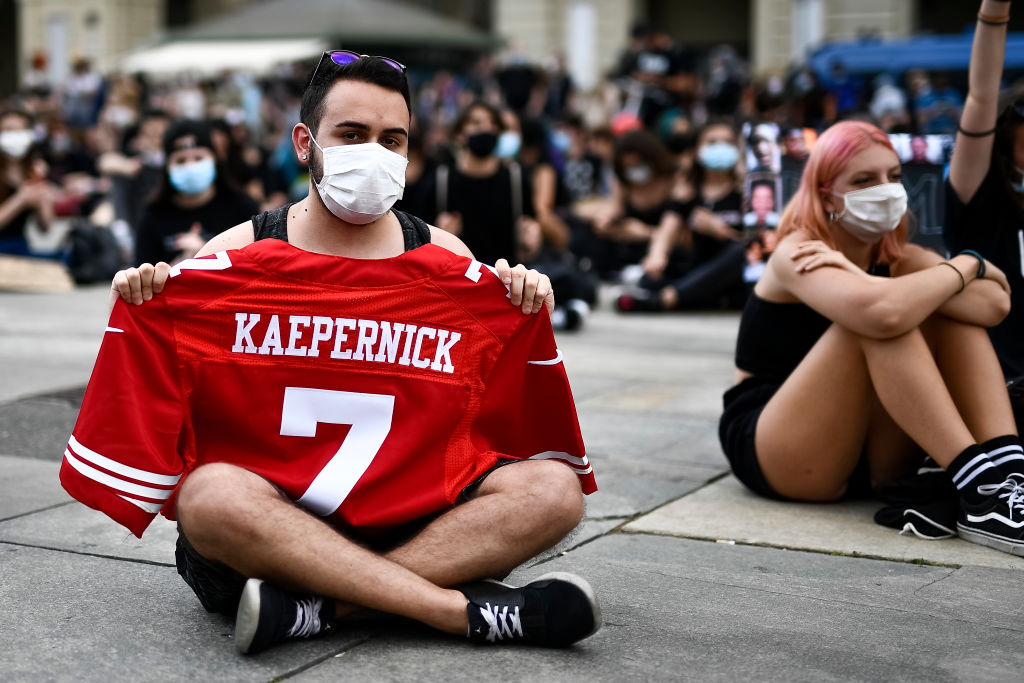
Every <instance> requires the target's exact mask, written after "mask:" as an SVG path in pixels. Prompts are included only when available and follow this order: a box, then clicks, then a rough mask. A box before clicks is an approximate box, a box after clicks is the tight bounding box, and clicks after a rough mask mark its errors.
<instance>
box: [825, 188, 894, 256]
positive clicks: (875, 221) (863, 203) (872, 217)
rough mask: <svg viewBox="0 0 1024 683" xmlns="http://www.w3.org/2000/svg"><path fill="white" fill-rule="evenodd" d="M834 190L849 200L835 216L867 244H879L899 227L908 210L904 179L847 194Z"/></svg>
mask: <svg viewBox="0 0 1024 683" xmlns="http://www.w3.org/2000/svg"><path fill="white" fill-rule="evenodd" d="M833 194H835V196H837V197H842V198H843V203H844V204H845V207H844V208H843V210H842V211H841V212H840V213H839V214H838V215H836V216H835V217H834V218H833V220H837V221H839V224H840V225H842V226H843V227H844V228H846V231H847V232H849V233H850V234H851V235H853V236H854V237H856V238H857V239H859V240H860V241H861V242H866V243H867V244H875V243H876V242H878V240H880V239H882V236H883V235H885V234H886V233H888V232H892V231H893V230H895V229H896V228H897V227H899V224H900V221H901V220H902V219H903V214H905V213H906V212H907V190H906V188H905V187H903V185H902V184H901V183H882V184H881V185H875V186H874V187H866V188H864V189H863V190H854V191H853V192H847V193H846V194H843V195H840V194H836V193H833Z"/></svg>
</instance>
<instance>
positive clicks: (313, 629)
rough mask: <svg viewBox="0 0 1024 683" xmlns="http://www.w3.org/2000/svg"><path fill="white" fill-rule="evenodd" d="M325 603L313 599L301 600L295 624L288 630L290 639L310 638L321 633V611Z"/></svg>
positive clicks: (319, 599) (296, 607)
mask: <svg viewBox="0 0 1024 683" xmlns="http://www.w3.org/2000/svg"><path fill="white" fill-rule="evenodd" d="M323 604H324V601H323V599H321V598H317V597H312V598H309V599H307V600H299V601H298V604H297V605H296V606H295V623H294V624H292V627H291V628H290V629H288V637H289V638H309V637H310V636H315V635H316V634H317V633H320V609H321V608H322V607H323Z"/></svg>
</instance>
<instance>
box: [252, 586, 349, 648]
mask: <svg viewBox="0 0 1024 683" xmlns="http://www.w3.org/2000/svg"><path fill="white" fill-rule="evenodd" d="M330 606H331V603H330V602H327V603H326V604H325V603H324V599H323V598H320V597H318V596H315V595H306V596H297V595H292V594H290V593H285V592H284V591H282V590H279V589H277V588H275V587H274V586H271V585H270V584H269V583H266V582H264V581H261V580H260V579H249V580H248V581H247V582H246V584H245V588H244V589H243V590H242V599H241V600H240V601H239V602H238V613H237V614H236V615H235V647H237V648H238V651H239V652H241V653H242V654H250V655H251V654H256V653H257V652H262V651H263V650H266V649H267V648H268V647H270V646H271V645H274V644H276V643H279V642H281V641H283V640H290V639H293V638H311V637H313V636H315V635H319V634H321V633H325V632H326V631H329V630H330V629H331V625H330V622H329V618H330Z"/></svg>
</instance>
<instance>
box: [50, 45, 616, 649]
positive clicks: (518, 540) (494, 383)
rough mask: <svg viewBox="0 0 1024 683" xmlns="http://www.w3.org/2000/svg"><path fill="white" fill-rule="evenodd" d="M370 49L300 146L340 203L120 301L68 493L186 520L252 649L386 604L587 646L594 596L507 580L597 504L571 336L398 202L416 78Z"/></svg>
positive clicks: (199, 558) (445, 623)
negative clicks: (402, 211) (562, 340)
mask: <svg viewBox="0 0 1024 683" xmlns="http://www.w3.org/2000/svg"><path fill="white" fill-rule="evenodd" d="M339 54H340V55H341V57H340V58H339V57H337V55H339ZM347 54H349V53H332V54H331V55H330V57H331V58H330V59H329V60H325V61H327V62H328V64H327V68H326V69H320V68H318V69H317V70H316V71H315V72H314V77H313V79H312V83H311V86H310V87H309V88H307V93H306V98H304V101H303V112H304V114H303V123H300V124H298V125H297V126H296V127H295V130H294V132H293V141H294V143H295V147H296V150H297V152H298V153H299V155H300V157H305V158H309V160H310V166H311V173H310V176H311V185H312V186H313V187H312V188H311V189H314V188H315V189H316V192H312V191H311V193H310V196H309V197H308V198H307V199H306V200H303V201H302V202H299V203H297V204H295V205H293V206H292V207H290V208H289V210H288V211H287V212H286V215H281V216H278V217H277V218H276V219H275V218H271V219H266V217H264V218H265V219H266V220H274V221H276V223H275V224H276V226H277V227H276V228H275V229H276V230H278V231H279V232H280V231H282V230H283V231H284V232H283V237H284V239H281V237H282V235H281V234H277V235H272V236H275V237H278V239H257V241H256V242H255V243H253V244H250V245H249V246H246V247H244V248H242V249H236V248H235V247H239V246H243V245H244V244H245V243H247V242H252V241H253V238H254V237H256V238H258V237H259V235H258V234H256V233H257V231H258V230H260V229H265V228H266V226H265V225H264V226H263V228H261V227H260V226H249V227H248V229H249V235H248V238H247V239H245V238H244V237H245V236H244V230H242V228H243V227H244V226H239V229H238V230H236V229H232V230H231V231H228V232H227V233H224V234H223V235H222V236H220V237H217V238H214V240H212V241H211V244H208V245H207V248H206V249H205V251H208V252H210V251H214V250H216V249H219V251H215V252H214V253H213V254H212V255H211V256H206V257H203V258H197V259H193V260H191V261H185V262H182V263H180V264H178V265H177V266H175V267H174V268H171V269H170V271H169V275H170V279H169V280H168V281H167V284H166V288H165V289H164V291H163V292H162V293H161V294H159V295H158V296H156V297H154V299H153V301H151V302H150V303H148V304H146V305H143V306H140V307H131V306H127V305H125V304H124V303H123V302H121V303H118V304H117V305H116V306H115V308H114V311H113V313H112V315H111V319H110V323H109V326H108V328H107V334H106V338H105V340H104V343H103V346H102V348H101V350H100V356H99V358H98V360H97V364H96V368H95V369H94V372H93V377H92V380H91V381H90V386H89V389H88V390H87V393H86V398H85V401H84V402H83V405H82V411H81V414H80V416H79V420H78V422H77V424H76V426H75V430H74V433H73V435H72V438H71V440H70V443H69V445H68V450H67V451H66V453H65V460H64V463H63V464H62V467H61V480H62V483H63V484H64V486H65V488H67V489H68V491H69V492H71V493H72V495H73V496H75V497H76V498H78V499H79V500H81V501H82V502H84V503H86V504H87V505H90V506H92V507H95V508H97V509H100V510H102V511H104V512H105V513H107V514H108V515H110V516H111V517H112V518H114V519H115V520H117V521H118V522H120V523H122V524H124V525H125V526H127V527H128V528H129V529H131V530H132V531H133V532H134V533H135V534H137V535H141V534H142V532H143V530H144V529H145V528H146V527H147V526H148V524H149V523H150V521H151V520H152V518H153V517H154V516H155V514H156V513H157V512H158V511H162V512H163V514H164V515H165V516H167V517H169V518H172V519H175V518H176V519H177V520H178V523H179V529H180V532H181V534H180V537H179V543H178V549H177V553H176V555H177V561H178V569H179V572H180V573H181V574H182V576H183V577H184V578H185V580H186V581H187V582H188V583H189V585H190V586H192V587H193V589H194V590H195V592H196V594H197V595H198V597H199V598H200V600H201V601H202V602H203V604H204V606H205V607H206V608H207V609H208V610H210V611H220V612H225V613H232V612H234V613H235V615H236V643H237V646H238V648H239V649H240V650H241V651H242V652H257V651H259V650H261V649H264V648H266V647H268V646H270V645H272V644H274V643H276V642H278V641H280V640H283V639H286V638H293V637H307V636H311V635H315V634H317V633H321V632H323V631H324V630H326V629H328V628H329V627H330V626H331V625H332V624H334V623H336V622H335V620H336V619H337V618H339V617H344V616H346V615H348V614H350V613H352V612H353V611H354V610H356V609H358V608H360V607H367V608H372V609H376V610H381V611H384V612H390V613H394V614H398V615H402V616H406V617H410V618H413V619H416V620H419V621H422V622H424V623H426V624H428V625H430V626H433V627H435V628H438V629H440V630H442V631H446V632H449V633H457V634H463V635H467V636H468V637H469V638H470V639H471V640H474V641H480V642H488V641H490V642H498V641H501V642H504V641H526V642H533V643H537V644H543V645H551V646H565V645H569V644H571V643H572V642H575V641H577V640H579V639H581V638H585V637H587V636H588V635H590V634H592V633H593V632H595V631H596V630H597V629H598V628H599V627H600V611H599V609H598V606H597V601H596V598H595V597H594V594H593V591H592V590H591V588H590V586H589V585H588V584H587V583H586V581H584V580H583V579H581V578H580V577H576V576H573V575H569V574H555V575H547V576H543V577H540V578H539V579H538V580H536V581H534V582H532V583H529V584H527V585H526V586H524V587H522V588H513V587H510V586H505V585H503V584H499V583H496V582H490V581H485V579H487V578H488V577H500V576H504V575H506V574H507V573H508V572H509V571H510V570H511V569H512V568H514V567H516V566H517V565H519V564H520V563H522V562H523V561H525V560H526V559H528V558H530V557H532V556H533V555H535V554H537V553H538V552H541V551H543V550H545V549H547V548H549V547H551V546H552V545H554V544H555V543H557V542H558V541H559V540H561V539H562V538H563V537H564V536H565V535H566V534H567V533H568V532H570V531H571V530H572V529H573V528H574V527H575V526H576V525H577V524H578V523H579V520H580V519H581V517H582V512H583V493H590V492H592V491H594V490H596V486H595V483H594V479H593V473H592V469H591V468H590V465H589V462H588V461H587V458H586V455H585V452H584V448H583V443H582V439H581V437H580V433H579V427H578V424H577V421H576V415H575V409H574V407H573V403H572V397H571V392H570V391H569V387H568V382H567V380H566V377H565V373H564V369H563V367H562V365H561V354H560V353H559V352H558V349H557V348H556V346H555V344H554V338H553V335H552V333H551V328H550V322H549V320H548V317H547V316H546V315H543V314H541V315H535V316H524V315H522V314H521V313H520V312H519V311H518V310H516V309H514V308H512V307H510V306H509V305H508V303H507V298H508V291H507V289H506V288H505V287H504V286H503V285H502V282H501V281H500V280H499V279H498V278H497V277H496V276H495V275H494V273H492V271H491V270H490V269H489V268H487V267H485V266H482V265H481V264H480V263H478V262H476V261H473V260H472V259H470V258H466V257H465V256H461V255H459V254H465V253H466V250H465V247H464V245H461V243H460V242H458V240H457V239H456V238H453V237H451V236H447V237H444V238H441V239H444V240H445V241H444V242H443V243H442V242H441V239H436V240H435V239H434V238H436V237H437V235H436V232H435V231H434V230H425V229H424V227H423V226H419V225H417V224H415V223H413V224H412V225H411V226H409V225H407V224H403V223H404V221H403V222H402V223H400V222H399V219H398V218H397V217H396V216H395V215H394V213H390V212H389V211H388V210H389V208H390V205H391V202H393V201H394V197H395V196H397V194H398V193H400V187H399V188H398V189H397V190H396V189H395V186H396V185H399V184H400V183H399V178H400V177H402V176H401V172H400V171H401V168H400V167H402V166H403V164H402V161H403V160H404V156H403V155H404V152H405V148H406V144H407V143H406V139H407V129H408V128H407V127H408V122H409V109H408V101H407V97H408V87H407V85H406V83H405V78H404V73H403V71H402V69H401V68H400V66H401V65H397V63H392V62H391V61H390V60H383V59H379V58H368V57H362V58H360V56H358V55H356V56H355V58H354V59H353V60H351V63H347V64H344V65H342V64H343V62H344V61H345V60H346V59H347V57H345V55H347ZM317 89H319V92H320V93H321V95H320V100H319V101H318V100H317V99H316V98H317V95H316V92H314V91H317ZM314 138H315V140H314ZM321 150H322V151H321ZM353 169H355V170H356V171H357V172H355V173H352V171H353ZM389 197H391V199H390V200H389V199H388V198H389ZM379 198H382V199H379ZM428 241H436V242H437V244H424V242H428ZM534 284H535V285H536V282H535V283H534ZM530 294H531V295H532V292H530ZM526 298H529V297H526ZM531 303H532V302H531ZM526 305H527V304H526V303H524V307H525V306H526Z"/></svg>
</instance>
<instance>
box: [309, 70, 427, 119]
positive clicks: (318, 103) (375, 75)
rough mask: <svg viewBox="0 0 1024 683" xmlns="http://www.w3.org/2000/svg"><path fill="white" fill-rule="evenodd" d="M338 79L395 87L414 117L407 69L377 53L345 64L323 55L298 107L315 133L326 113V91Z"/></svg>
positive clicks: (388, 88) (410, 115)
mask: <svg viewBox="0 0 1024 683" xmlns="http://www.w3.org/2000/svg"><path fill="white" fill-rule="evenodd" d="M314 68H316V67H314ZM338 81H362V82H363V83H370V84H372V85H377V86H380V87H382V88H385V89H387V90H394V91H395V92H397V93H399V94H401V95H402V97H403V98H404V99H405V106H406V108H407V109H408V110H409V118H410V119H411V118H412V100H411V98H410V96H409V81H408V79H406V77H405V73H404V72H402V71H399V70H398V69H396V68H394V67H393V66H390V65H388V64H387V62H385V61H384V60H383V59H379V58H377V57H363V58H361V59H357V60H356V61H354V62H351V63H349V64H345V65H339V64H335V63H334V62H333V61H332V60H331V59H329V58H327V57H324V59H323V60H322V62H321V64H320V69H319V70H318V71H317V72H316V74H315V75H314V77H313V81H312V82H311V83H310V84H309V87H307V88H306V89H305V90H304V91H303V92H302V105H301V107H300V108H299V120H300V121H302V122H303V123H304V124H306V126H307V127H308V128H309V129H310V130H311V131H313V133H314V135H315V134H316V133H317V131H318V129H319V127H320V121H321V119H323V117H324V102H325V100H326V99H327V93H328V92H329V91H330V89H331V88H332V87H333V86H334V84H335V83H337V82H338Z"/></svg>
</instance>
